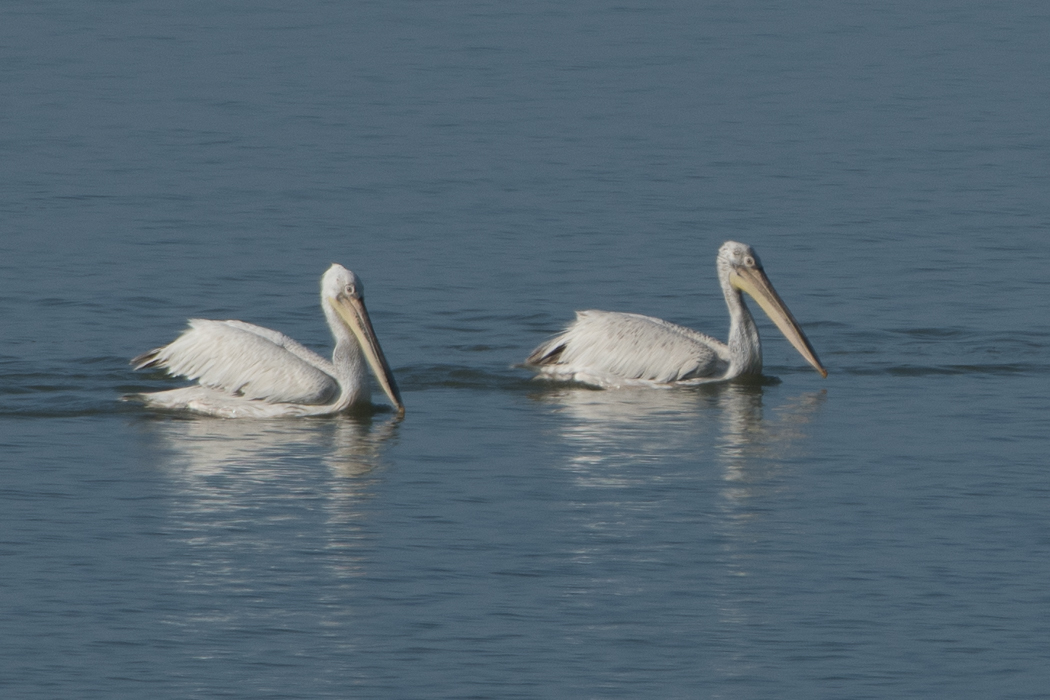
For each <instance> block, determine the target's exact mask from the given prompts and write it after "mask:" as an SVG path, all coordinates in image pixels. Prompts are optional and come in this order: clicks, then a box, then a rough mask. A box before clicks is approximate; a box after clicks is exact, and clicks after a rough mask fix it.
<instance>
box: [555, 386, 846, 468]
mask: <svg viewBox="0 0 1050 700" xmlns="http://www.w3.org/2000/svg"><path fill="white" fill-rule="evenodd" d="M765 393H766V388H764V387H762V386H761V385H758V384H738V383H730V384H719V385H712V386H708V387H703V388H701V389H698V390H695V391H680V392H672V393H662V392H661V393H659V394H657V393H655V392H652V391H646V390H644V389H625V390H623V391H618V392H614V393H610V392H603V391H576V390H571V389H558V390H554V391H550V392H544V393H542V394H540V395H539V396H538V398H539V400H541V401H542V402H543V403H549V404H552V405H554V406H556V407H557V408H558V409H559V410H558V413H559V420H558V434H559V437H560V438H561V440H563V441H564V442H565V444H566V446H567V447H569V452H568V455H567V460H568V464H567V466H568V467H569V469H570V470H571V471H573V472H575V473H576V474H577V477H578V478H580V479H582V480H584V481H586V482H588V483H589V484H590V485H601V484H604V485H612V484H620V483H622V484H627V483H633V482H634V481H636V480H637V479H642V480H648V479H650V478H652V476H653V475H652V473H651V472H649V471H648V470H647V469H642V468H640V467H641V466H642V465H645V464H656V463H659V464H661V465H663V466H662V467H661V469H660V477H659V478H660V479H664V480H666V479H670V478H682V479H685V480H687V481H691V480H693V479H695V478H706V477H701V476H700V474H706V473H707V472H706V471H704V472H700V473H697V472H696V471H695V469H696V465H697V462H698V460H699V461H700V462H701V463H703V462H708V461H711V460H713V461H715V462H717V463H720V464H721V465H722V475H721V477H720V479H724V480H725V481H755V482H760V481H762V480H763V475H764V474H765V472H766V470H767V469H769V468H776V465H778V464H779V462H780V460H781V459H783V458H786V457H787V456H788V455H789V453H791V452H792V451H794V450H796V449H798V447H799V445H800V443H804V441H805V433H804V432H803V429H802V427H801V426H802V425H804V424H805V423H807V422H808V421H809V420H810V417H811V416H812V414H813V413H814V412H815V411H816V410H817V409H818V407H819V406H820V405H821V404H822V403H823V401H824V398H825V394H824V392H822V391H821V392H816V393H805V394H800V395H799V396H797V397H795V398H793V399H789V400H787V401H785V402H783V403H780V404H779V405H778V406H776V407H775V408H774V409H773V415H772V417H766V416H764V415H763V414H764V412H766V411H765V410H764V407H763V403H764V398H765ZM777 393H778V394H779V393H780V392H779V391H778V392H777ZM672 474H674V475H676V476H674V477H673V476H672ZM581 483H583V482H581Z"/></svg>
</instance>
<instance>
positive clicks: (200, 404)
mask: <svg viewBox="0 0 1050 700" xmlns="http://www.w3.org/2000/svg"><path fill="white" fill-rule="evenodd" d="M321 308H322V309H323V310H324V315H325V318H326V319H327V320H328V326H329V327H330V328H331V330H332V335H333V336H334V337H335V350H334V352H333V353H332V360H331V361H328V360H326V359H325V358H323V357H321V356H320V355H318V354H317V353H315V352H314V351H312V350H310V349H309V348H307V347H305V346H303V345H301V344H300V343H297V342H296V341H294V340H292V339H291V338H289V337H288V336H286V335H284V334H283V333H279V332H277V331H274V330H270V329H269V328H263V327H261V326H256V325H253V324H251V323H245V322H244V321H209V320H205V319H199V318H196V319H190V321H189V328H188V329H186V330H185V331H184V332H183V333H182V335H180V336H179V337H178V338H176V339H175V340H174V341H173V342H171V343H170V344H168V345H165V346H164V347H160V348H156V349H154V350H150V351H149V352H147V353H144V354H142V355H139V356H138V357H136V358H135V359H133V360H132V361H131V364H132V365H134V367H135V369H146V368H151V367H162V368H164V369H166V370H167V371H168V374H170V375H172V376H178V377H186V378H187V379H194V380H197V384H195V385H193V386H188V387H184V388H181V389H171V390H169V391H160V392H155V393H148V394H137V395H135V396H133V397H132V398H136V399H138V400H140V401H142V402H143V403H145V404H146V405H147V406H150V407H153V408H161V409H169V410H189V411H194V412H197V413H204V414H208V415H214V416H222V417H225V418H234V417H259V418H268V417H278V416H321V415H329V414H334V413H341V412H343V411H345V410H347V409H349V408H351V407H354V406H360V405H368V403H369V401H370V398H371V396H370V387H369V381H368V373H367V367H371V369H372V372H373V373H374V374H375V376H376V379H377V380H378V381H379V385H380V386H381V387H382V388H383V391H384V392H385V393H386V395H387V397H389V399H390V402H391V403H392V404H393V405H394V408H395V409H397V412H398V414H401V415H403V414H404V412H405V407H404V404H403V403H402V402H401V393H400V392H399V391H398V388H397V383H396V382H395V381H394V375H393V373H392V372H391V371H390V366H389V365H388V364H387V361H386V357H385V356H384V355H383V350H382V348H380V346H379V340H378V339H377V338H376V334H375V330H373V328H372V321H371V320H370V319H369V316H368V310H367V309H366V308H365V302H364V288H363V286H362V284H361V280H360V279H359V278H358V277H357V275H355V274H354V273H353V272H351V271H350V270H347V269H346V268H345V267H343V266H342V265H337V264H333V265H332V266H331V267H330V268H328V271H327V272H325V273H324V275H323V276H322V277H321Z"/></svg>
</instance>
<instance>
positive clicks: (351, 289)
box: [343, 284, 357, 296]
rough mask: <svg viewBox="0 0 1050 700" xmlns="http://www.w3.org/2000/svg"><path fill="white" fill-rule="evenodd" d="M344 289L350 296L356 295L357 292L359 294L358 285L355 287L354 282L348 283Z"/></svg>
mask: <svg viewBox="0 0 1050 700" xmlns="http://www.w3.org/2000/svg"><path fill="white" fill-rule="evenodd" d="M343 291H344V292H346V293H347V295H348V296H354V295H355V294H357V287H355V286H354V285H352V284H348V285H346V286H345V287H343Z"/></svg>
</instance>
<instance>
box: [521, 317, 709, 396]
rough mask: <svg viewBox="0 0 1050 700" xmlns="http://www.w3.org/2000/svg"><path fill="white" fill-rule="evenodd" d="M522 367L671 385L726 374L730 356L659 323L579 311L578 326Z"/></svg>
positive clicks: (546, 345) (686, 332)
mask: <svg viewBox="0 0 1050 700" xmlns="http://www.w3.org/2000/svg"><path fill="white" fill-rule="evenodd" d="M525 363H526V364H528V365H534V366H538V367H539V366H544V365H564V366H565V367H566V368H586V369H587V370H590V371H597V372H603V373H607V374H610V375H614V376H617V377H623V378H625V379H644V380H648V381H653V382H675V381H683V380H687V379H696V378H702V377H709V376H717V375H719V374H724V373H725V371H726V369H727V368H728V366H729V355H728V349H727V348H726V346H725V344H724V343H722V342H721V341H719V340H716V339H714V338H712V337H710V336H706V335H704V334H703V333H697V332H696V331H694V330H692V329H690V328H686V327H684V326H679V325H676V324H674V323H668V322H667V321H663V320H661V319H658V318H652V317H651V316H642V315H639V314H627V313H619V312H614V311H577V312H576V321H575V322H574V323H573V324H572V325H570V326H569V327H568V328H566V329H565V331H564V332H563V333H561V334H560V335H558V336H556V337H555V338H553V339H551V340H550V341H548V342H546V343H544V344H543V345H541V346H540V347H538V348H536V350H535V352H533V353H532V355H530V356H529V358H528V359H527V360H526V361H525Z"/></svg>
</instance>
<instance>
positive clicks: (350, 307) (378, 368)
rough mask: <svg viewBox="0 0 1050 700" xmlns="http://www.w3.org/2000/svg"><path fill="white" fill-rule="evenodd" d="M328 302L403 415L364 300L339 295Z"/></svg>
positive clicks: (398, 411) (402, 406) (403, 410)
mask: <svg viewBox="0 0 1050 700" xmlns="http://www.w3.org/2000/svg"><path fill="white" fill-rule="evenodd" d="M329 302H331V304H332V308H333V309H335V312H336V313H337V314H339V317H340V318H341V319H343V321H345V322H346V325H347V326H349V328H350V330H351V331H352V332H353V334H354V337H356V338H357V342H358V344H359V345H360V346H361V350H362V351H363V352H364V354H365V359H366V360H368V364H369V366H370V367H371V368H372V372H373V373H374V374H375V376H376V379H378V380H379V384H380V386H382V387H383V391H384V392H385V393H386V395H387V397H388V398H389V399H390V402H391V403H392V404H394V407H395V408H397V413H398V415H401V416H403V415H405V405H404V404H403V403H402V402H401V392H400V391H399V390H398V388H397V382H395V381H394V373H393V372H391V371H390V365H388V364H387V361H386V356H385V355H384V354H383V349H382V348H381V347H379V339H378V338H376V332H375V330H374V329H373V328H372V320H371V319H370V318H369V317H368V309H366V308H365V302H364V300H363V299H360V298H358V297H345V296H343V295H339V297H337V298H329Z"/></svg>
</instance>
